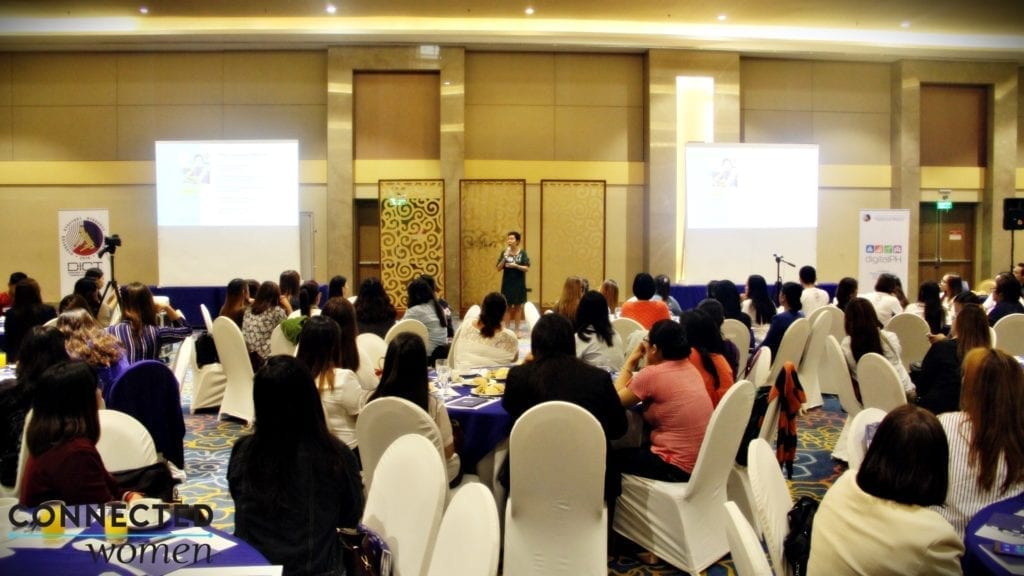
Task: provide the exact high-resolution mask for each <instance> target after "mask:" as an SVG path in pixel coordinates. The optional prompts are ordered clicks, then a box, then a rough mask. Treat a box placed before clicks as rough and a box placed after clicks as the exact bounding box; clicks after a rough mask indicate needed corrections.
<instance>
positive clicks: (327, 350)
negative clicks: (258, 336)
mask: <svg viewBox="0 0 1024 576" xmlns="http://www.w3.org/2000/svg"><path fill="white" fill-rule="evenodd" d="M295 356H296V358H298V359H299V361H300V362H302V364H303V365H304V366H305V367H306V368H307V369H308V370H309V371H310V373H311V374H312V375H313V380H314V381H315V382H316V387H317V390H318V391H319V392H320V402H321V403H322V404H323V406H324V416H325V417H326V418H327V428H328V429H329V430H330V431H331V433H332V434H334V436H335V437H337V438H338V440H341V441H342V442H344V443H345V444H347V445H348V447H349V448H353V449H354V448H355V447H356V417H358V416H359V412H360V411H361V410H362V409H363V406H365V405H366V402H367V401H368V400H369V398H370V394H372V393H373V389H364V388H362V387H361V386H360V385H359V378H358V377H357V376H356V373H355V372H353V371H352V370H349V369H346V368H342V367H341V327H340V326H338V323H337V322H335V321H334V320H332V319H331V318H330V317H329V316H324V315H320V316H314V317H312V318H310V319H309V320H307V321H306V323H305V324H303V326H302V333H301V334H300V335H299V350H298V352H297V353H296V355H295Z"/></svg>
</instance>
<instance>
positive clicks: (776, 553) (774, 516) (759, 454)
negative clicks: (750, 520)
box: [747, 438, 793, 576]
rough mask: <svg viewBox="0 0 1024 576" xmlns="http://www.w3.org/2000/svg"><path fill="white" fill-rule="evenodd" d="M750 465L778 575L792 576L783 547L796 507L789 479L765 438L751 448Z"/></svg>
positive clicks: (756, 505)
mask: <svg viewBox="0 0 1024 576" xmlns="http://www.w3.org/2000/svg"><path fill="white" fill-rule="evenodd" d="M747 464H748V466H749V471H750V488H751V491H752V492H753V493H754V509H755V510H756V511H757V521H758V524H759V525H760V526H761V532H762V533H763V534H764V542H765V545H766V547H767V548H768V557H769V558H771V560H772V566H773V567H774V568H775V573H776V574H778V575H779V576H785V575H788V574H790V570H789V563H788V562H786V560H785V559H784V558H783V554H782V544H783V541H784V540H785V539H786V534H788V533H789V518H788V514H789V510H790V508H792V507H793V498H792V497H790V495H789V488H788V487H787V486H786V478H785V477H784V476H783V475H782V469H781V468H780V467H779V461H778V460H777V459H776V457H775V451H774V450H772V447H771V446H769V445H768V442H765V441H764V440H763V439H761V438H758V439H756V440H754V441H753V442H751V443H750V445H749V446H747Z"/></svg>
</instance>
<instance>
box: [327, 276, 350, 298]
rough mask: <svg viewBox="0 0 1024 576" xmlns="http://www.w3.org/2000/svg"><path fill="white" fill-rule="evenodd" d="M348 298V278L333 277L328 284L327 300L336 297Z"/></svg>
mask: <svg viewBox="0 0 1024 576" xmlns="http://www.w3.org/2000/svg"><path fill="white" fill-rule="evenodd" d="M339 296H340V297H342V298H347V297H348V278H345V277H344V276H341V275H338V276H332V277H331V281H330V282H329V283H328V284H327V299H328V300H330V299H331V298H336V297H339Z"/></svg>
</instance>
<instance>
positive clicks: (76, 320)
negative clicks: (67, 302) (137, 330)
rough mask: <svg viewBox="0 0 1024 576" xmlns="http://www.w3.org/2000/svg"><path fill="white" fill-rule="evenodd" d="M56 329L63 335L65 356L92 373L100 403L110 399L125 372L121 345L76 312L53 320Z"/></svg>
mask: <svg viewBox="0 0 1024 576" xmlns="http://www.w3.org/2000/svg"><path fill="white" fill-rule="evenodd" d="M57 329H58V330H60V332H61V334H63V335H64V341H65V346H66V348H67V350H68V355H69V356H70V357H71V358H72V359H74V360H81V361H83V362H85V363H86V364H88V365H89V367H90V368H92V369H93V370H94V371H95V372H96V378H97V380H99V384H100V390H101V391H102V393H103V399H104V400H107V399H109V397H110V391H111V390H112V389H113V388H114V382H117V379H118V378H120V377H121V374H123V373H124V371H125V370H127V369H128V364H129V363H128V359H127V358H126V357H125V353H124V350H123V349H122V348H121V342H120V341H118V339H117V338H115V337H114V336H113V335H111V334H109V333H107V332H106V331H104V330H103V328H101V327H100V324H99V322H97V321H96V319H95V318H93V317H92V314H90V313H89V311H88V310H83V309H77V310H70V311H68V312H65V313H63V314H61V315H60V316H58V317H57Z"/></svg>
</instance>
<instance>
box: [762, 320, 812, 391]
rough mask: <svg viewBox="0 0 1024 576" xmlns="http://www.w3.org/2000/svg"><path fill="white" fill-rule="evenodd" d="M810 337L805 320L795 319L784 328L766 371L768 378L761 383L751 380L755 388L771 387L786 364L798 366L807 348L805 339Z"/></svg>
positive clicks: (808, 323)
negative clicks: (769, 366) (777, 348)
mask: <svg viewBox="0 0 1024 576" xmlns="http://www.w3.org/2000/svg"><path fill="white" fill-rule="evenodd" d="M810 335H811V324H810V322H808V321H807V318H797V319H796V320H794V321H793V323H792V324H790V325H789V328H786V333H785V334H783V335H782V342H780V343H779V350H778V352H777V353H776V354H775V356H774V357H773V358H772V368H771V370H769V371H768V377H767V378H766V379H765V380H764V381H763V382H758V381H756V380H751V382H753V383H754V386H755V387H761V386H771V385H773V384H775V379H776V378H777V377H778V376H779V372H782V367H783V366H784V365H785V364H786V362H792V363H793V365H794V366H800V360H802V359H803V357H804V349H805V348H806V347H807V338H808V337H809V336H810Z"/></svg>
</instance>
